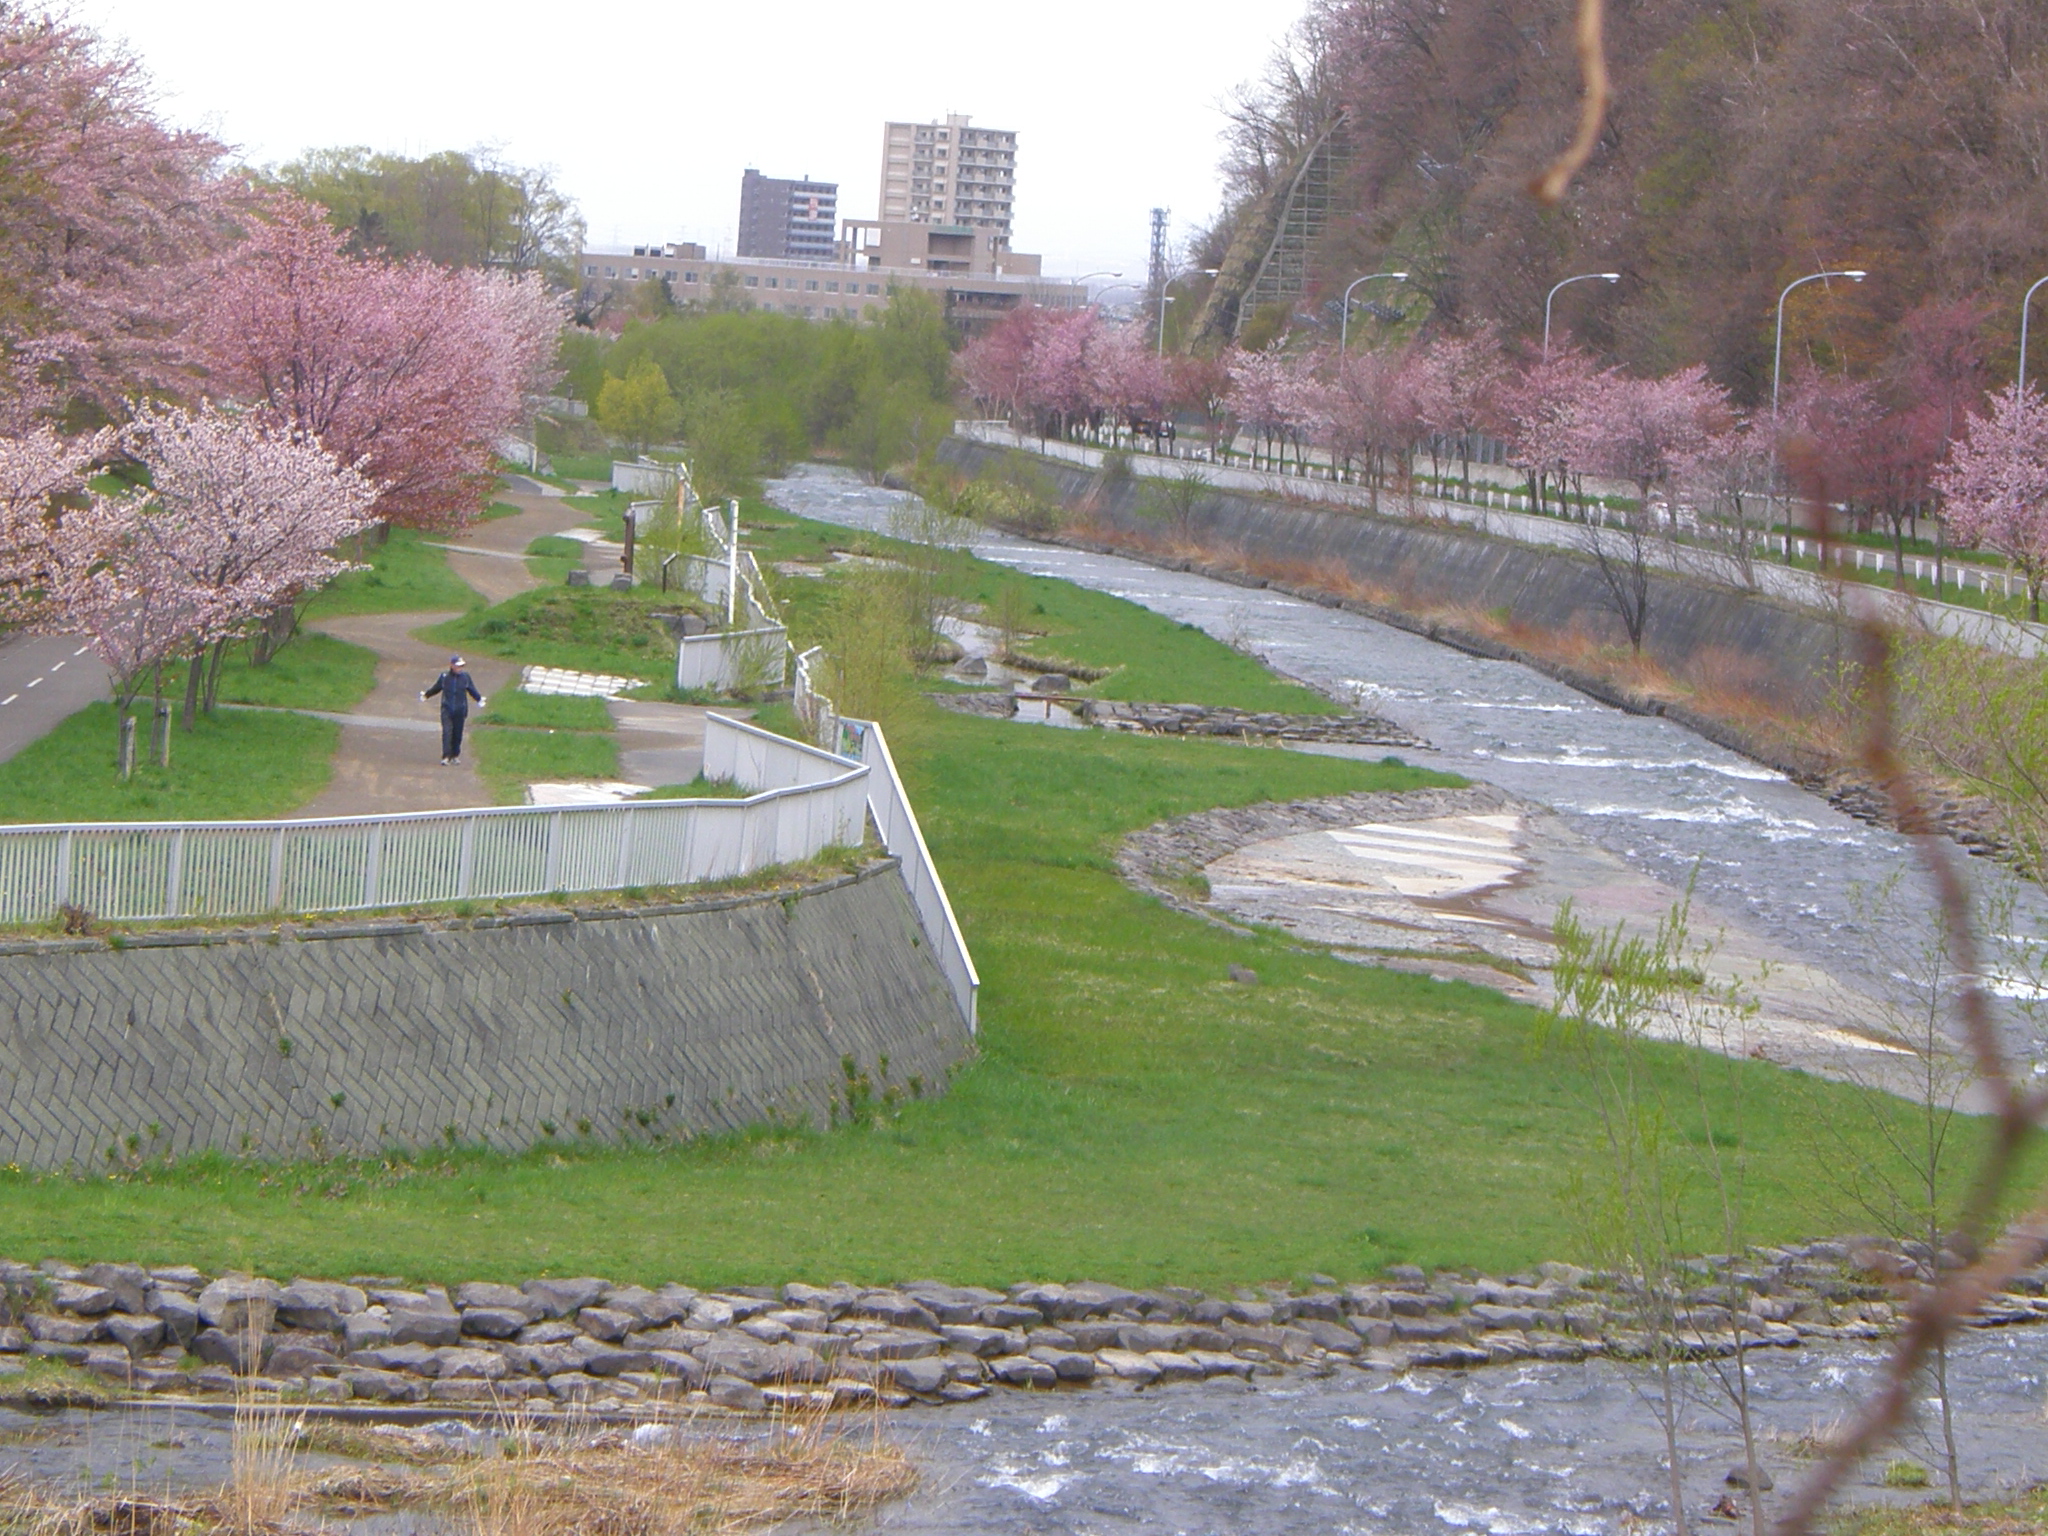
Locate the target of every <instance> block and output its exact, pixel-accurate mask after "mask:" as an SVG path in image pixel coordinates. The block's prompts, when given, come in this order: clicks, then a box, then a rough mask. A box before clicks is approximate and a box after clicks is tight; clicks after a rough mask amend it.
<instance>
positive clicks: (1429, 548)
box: [940, 438, 1852, 707]
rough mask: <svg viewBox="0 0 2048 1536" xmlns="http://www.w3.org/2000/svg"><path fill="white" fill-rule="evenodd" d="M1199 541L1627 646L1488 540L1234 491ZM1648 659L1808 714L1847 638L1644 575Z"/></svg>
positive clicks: (1063, 468) (1420, 602)
mask: <svg viewBox="0 0 2048 1536" xmlns="http://www.w3.org/2000/svg"><path fill="white" fill-rule="evenodd" d="M1004 453H1005V450H1003V449H1000V448H995V447H990V446H988V445H985V444H980V443H972V442H967V441H964V440H962V439H960V438H948V439H947V440H946V441H945V442H944V444H942V445H941V449H940V456H941V458H942V459H944V460H945V461H946V462H947V463H948V464H951V465H952V466H953V467H955V468H957V469H960V470H962V471H963V472H965V473H967V474H970V475H972V474H975V473H977V472H978V471H979V470H980V469H981V468H982V467H983V466H985V465H989V464H992V463H997V462H1000V460H1001V459H1002V457H1003V455H1004ZM1033 463H1034V466H1035V468H1036V469H1037V471H1038V472H1039V473H1040V474H1042V475H1043V476H1044V477H1045V478H1046V479H1047V480H1048V481H1049V482H1050V483H1051V484H1052V485H1053V486H1055V487H1056V488H1057V490H1058V492H1059V494H1060V496H1061V499H1062V500H1063V501H1065V502H1066V504H1067V505H1069V506H1079V505H1082V504H1083V503H1084V502H1085V503H1086V504H1087V505H1088V510H1089V511H1090V513H1091V514H1092V516H1093V517H1094V518H1095V520H1096V521H1097V522H1098V523H1101V524H1103V525H1105V526H1108V527H1111V528H1117V529H1122V530H1127V531H1133V532H1140V531H1141V532H1144V533H1147V534H1150V535H1152V536H1155V537H1156V536H1157V535H1159V534H1160V533H1161V532H1162V531H1163V530H1162V527H1161V525H1160V524H1159V522H1158V521H1157V520H1155V519H1147V518H1146V517H1144V516H1143V515H1142V514H1141V512H1140V507H1141V506H1142V504H1143V503H1142V498H1143V496H1144V494H1145V488H1144V486H1143V484H1142V483H1141V482H1138V481H1135V480H1125V481H1122V482H1120V483H1114V484H1105V483H1103V482H1102V481H1101V479H1100V477H1099V476H1098V475H1097V474H1095V473H1094V472H1092V471H1090V470H1087V469H1084V468H1080V467H1078V466H1075V465H1069V464H1063V463H1058V462H1055V461H1052V460H1048V459H1044V458H1039V457H1036V456H1034V458H1033ZM1193 535H1194V538H1195V539H1196V541H1198V542H1199V543H1202V544H1204V545H1207V546H1209V547H1210V548H1212V549H1215V550H1217V551H1218V552H1219V553H1222V552H1229V551H1241V552H1242V554H1243V556H1244V557H1245V559H1246V560H1247V561H1248V562H1250V563H1253V564H1256V565H1262V566H1267V567H1285V568H1287V569H1288V570H1289V571H1290V572H1291V574H1292V576H1293V578H1294V579H1296V580H1307V579H1312V578H1311V573H1312V572H1313V571H1314V569H1315V568H1316V567H1318V566H1325V567H1327V566H1329V565H1335V566H1337V567H1339V568H1341V569H1342V570H1344V571H1346V572H1348V573H1349V574H1350V575H1351V576H1352V577H1353V578H1354V579H1356V580H1358V581H1361V582H1365V583H1369V584H1370V585H1372V586H1375V587H1379V588H1383V589H1385V590H1386V591H1387V592H1389V593H1392V594H1395V596H1396V600H1397V601H1398V602H1400V603H1402V604H1404V605H1405V604H1407V603H1414V604H1416V605H1417V606H1427V605H1432V604H1445V603H1455V604H1459V605H1461V606H1464V607H1467V608H1471V609H1475V610H1479V611H1488V610H1492V611H1504V612H1505V613H1506V614H1507V615H1508V616H1509V617H1511V618H1512V619H1513V620H1514V621H1516V622H1517V623H1521V624H1526V625H1529V626H1531V627H1533V628H1536V629H1541V630H1548V631H1552V632H1556V633H1569V632H1571V631H1572V630H1575V629H1576V630H1579V631H1581V632H1583V633H1585V634H1587V635H1589V636H1591V637H1593V638H1595V639H1597V640H1601V641H1608V642H1613V643H1618V644H1626V643H1627V636H1626V634H1625V632H1624V631H1623V629H1622V626H1621V621H1620V619H1619V618H1618V617H1617V616H1616V614H1615V612H1614V610H1613V608H1612V607H1611V606H1610V603H1609V600H1608V597H1607V594H1606V589H1605V586H1604V583H1603V582H1602V580H1601V576H1600V573H1599V571H1598V569H1597V568H1596V567H1595V565H1594V564H1593V562H1592V561H1591V560H1590V559H1588V558H1584V557H1581V556H1579V555H1576V554H1573V553H1570V552H1567V551H1561V550H1552V549H1538V548H1534V547H1531V546H1529V545H1525V544H1517V543H1513V542H1511V541H1509V540H1506V539H1498V538H1489V537H1487V536H1486V535H1484V534H1480V533H1474V532H1468V531H1461V530H1454V529H1445V528H1441V527H1437V526H1432V525H1428V524H1419V523H1413V522H1408V521H1405V520H1402V519H1399V518H1393V517H1374V516H1371V515H1370V514H1366V513H1361V512H1355V511H1349V510H1344V509H1339V508H1333V507H1322V506H1311V505H1304V504H1300V503H1295V502H1288V501H1282V500H1276V499H1270V498H1264V497H1256V496H1250V495H1245V494H1243V493H1240V492H1234V491H1215V492H1212V493H1211V494H1210V495H1209V497H1208V501H1207V505H1206V506H1205V507H1204V509H1203V510H1202V511H1201V512H1200V513H1199V514H1198V515H1197V517H1196V519H1195V524H1194V528H1193ZM1651 589H1652V591H1651V598H1650V604H1649V622H1648V624H1647V626H1646V629H1645V633H1644V637H1643V649H1644V651H1645V652H1646V653H1647V654H1648V655H1649V656H1650V657H1651V658H1652V659H1654V660H1656V661H1657V662H1659V663H1661V664H1662V665H1664V666H1665V667H1667V668H1669V669H1670V670H1671V671H1673V672H1674V673H1677V674H1679V675H1682V676H1683V675H1690V674H1691V673H1692V672H1693V670H1694V668H1695V666H1696V665H1697V664H1699V663H1700V662H1701V661H1702V659H1703V658H1704V657H1705V656H1706V655H1707V653H1710V652H1718V653H1720V658H1721V659H1720V661H1719V663H1718V664H1719V665H1720V666H1721V667H1722V668H1723V669H1724V670H1726V671H1728V672H1730V673H1731V674H1733V675H1732V676H1731V677H1730V681H1739V682H1742V683H1744V684H1745V685H1747V686H1748V687H1749V688H1751V689H1753V690H1756V691H1759V692H1763V693H1767V694H1769V695H1771V696H1773V697H1775V698H1777V699H1778V700H1779V701H1781V702H1782V703H1784V704H1785V705H1787V706H1793V707H1813V706H1815V705H1818V704H1819V703H1820V702H1822V700H1823V699H1824V698H1825V697H1826V696H1827V694H1828V691H1829V690H1830V689H1831V688H1832V687H1833V686H1834V684H1835V681H1836V679H1837V677H1838V676H1839V668H1840V666H1841V665H1842V663H1843V661H1844V660H1845V659H1846V657H1847V656H1848V654H1849V650H1850V646H1851V643H1852V642H1851V639H1850V636H1849V635H1848V633H1847V632H1846V631H1845V630H1844V629H1843V628H1842V627H1841V625H1839V624H1838V623H1837V622H1836V621H1835V620H1834V619H1833V618H1832V617H1830V616H1828V615H1826V614H1823V613H1818V612H1814V611H1812V610H1806V609H1800V608H1795V607H1792V606H1791V605H1789V604H1786V603H1781V602H1777V601H1774V600H1772V599H1770V598H1766V597H1759V596H1757V595H1756V594H1754V593H1748V592H1739V591H1736V590H1734V589H1732V588H1729V587H1723V586H1718V585H1715V584H1713V583H1712V582H1709V581H1705V580H1699V579H1681V578H1679V577H1676V576H1669V575H1656V574H1653V575H1652V576H1651Z"/></svg>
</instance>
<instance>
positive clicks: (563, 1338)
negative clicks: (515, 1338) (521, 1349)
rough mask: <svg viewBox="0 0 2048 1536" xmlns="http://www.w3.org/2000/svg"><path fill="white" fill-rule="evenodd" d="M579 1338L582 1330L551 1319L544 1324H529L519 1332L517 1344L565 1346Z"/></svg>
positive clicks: (570, 1324)
mask: <svg viewBox="0 0 2048 1536" xmlns="http://www.w3.org/2000/svg"><path fill="white" fill-rule="evenodd" d="M581 1336H582V1330H581V1329H579V1328H578V1327H577V1326H576V1325H575V1324H574V1323H564V1322H561V1321H558V1320H556V1319H553V1318H551V1319H549V1320H548V1321H547V1322H544V1323H529V1324H528V1325H527V1326H526V1327H524V1328H522V1329H520V1330H519V1342H520V1343H522V1344H566V1343H568V1342H569V1340H571V1339H574V1338H580V1337H581Z"/></svg>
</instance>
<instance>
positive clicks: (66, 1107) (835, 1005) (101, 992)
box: [0, 860, 969, 1168]
mask: <svg viewBox="0 0 2048 1536" xmlns="http://www.w3.org/2000/svg"><path fill="white" fill-rule="evenodd" d="M968 1049H969V1045H968V1035H967V1027H966V1024H965V1022H964V1021H963V1020H962V1018H961V1015H960V1010H959V1008H958V1007H957V1006H956V1004H955V1003H954V1000H953V995H952V993H951V991H950V990H949V989H948V987H947V984H946V979H945V977H944V976H943V975H942V974H941V972H940V969H939V967H938V965H937V963H936V962H935V960H934V957H933V954H932V949H931V946H930V945H929V944H928V943H927V942H926V941H925V940H924V937H923V935H922V933H921V932H920V930H919V928H918V924H917V917H916V914H915V913H914V912H913V910H912V908H911V905H910V901H909V897H908V895H907V893H906V891H905V888H904V884H903V880H902V877H901V874H900V873H899V871H898V869H897V866H896V863H895V861H894V860H889V861H884V862H880V863H877V864H876V865H873V866H871V867H870V868H869V869H867V870H865V871H863V872H862V873H861V874H859V875H856V876H849V877H846V878H844V879H842V880H837V881H830V882H825V883H822V884H820V885H816V886H812V887H809V888H807V889H805V890H803V891H801V892H798V893H794V894H791V893H769V894H762V895H751V896H736V897H726V898H714V899H708V900H704V901H698V902H691V903H684V904H681V905H677V906H671V907H660V908H654V907H645V908H639V909H622V910H619V911H615V912H583V913H573V912H537V913H532V914H522V915H519V916H515V917H511V918H479V919H475V920H473V921H469V922H450V923H445V924H427V923H418V922H403V921H391V922H365V923H351V924H333V925H325V926H310V927H305V928H299V929H287V930H279V931H278V932H276V933H267V932H266V933H260V934H255V933H237V934H222V933H213V934H191V935H149V936H146V937H142V938H137V937H133V936H131V937H130V938H129V939H128V940H127V941H126V942H125V944H124V945H123V947H121V948H118V949H116V948H112V947H110V946H109V945H108V944H107V943H106V942H105V941H100V940H83V941H69V942H64V941H48V942H40V943H23V944H15V945H7V946H0V1164H6V1163H15V1164H18V1165H20V1166H22V1167H34V1168H54V1167H60V1166H64V1165H67V1164H69V1165H75V1166H80V1167H84V1166H104V1165H105V1163H106V1162H107V1160H108V1157H109V1154H110V1152H111V1153H112V1154H113V1155H114V1156H115V1157H116V1158H122V1157H129V1156H156V1155H162V1154H166V1153H169V1154H178V1155H182V1154H185V1153H190V1152H196V1151H199V1150H202V1149H206V1148H213V1149H218V1150H221V1151H227V1152H236V1153H242V1152H247V1153H252V1154H257V1155H261V1156H265V1157H295V1156H304V1155H308V1154H313V1153H318V1152H347V1153H376V1152H380V1151H383V1150H386V1149H388V1148H393V1147H408V1146H421V1145H425V1144H427V1143H430V1142H433V1141H436V1140H441V1139H444V1138H447V1137H453V1138H454V1139H455V1140H457V1141H461V1142H469V1143H476V1142H482V1143H488V1144H489V1145H491V1146H494V1147H498V1148H501V1149H506V1150H514V1149H518V1148H524V1147H528V1146H532V1145H534V1144H536V1143H542V1142H546V1141H549V1140H551V1139H553V1140H559V1141H565V1142H575V1141H577V1140H579V1139H582V1138H585V1137H588V1138H591V1139H596V1140H601V1141H647V1140H651V1139H654V1138H656V1137H663V1138H674V1137H680V1136H688V1135H695V1134H701V1133H705V1132H717V1131H727V1130H734V1129H738V1128H740V1127H742V1126H745V1125H749V1124H753V1123H757V1122H760V1121H762V1120H765V1119H769V1118H773V1117H782V1118H787V1119H810V1120H813V1121H821V1120H823V1119H824V1118H825V1116H826V1115H827V1113H828V1111H829V1109H830V1107H831V1106H832V1104H833V1103H834V1101H835V1099H838V1098H841V1097H843V1095H844V1093H845V1090H846V1086H847V1083H846V1068H845V1065H844V1064H845V1062H846V1061H847V1060H848V1059H849V1058H850V1059H851V1060H852V1062H853V1064H854V1067H855V1070H857V1071H859V1072H861V1073H864V1074H866V1075H867V1077H868V1078H869V1079H870V1081H871V1082H872V1085H873V1091H874V1092H875V1093H876V1094H877V1095H879V1094H880V1093H881V1092H882V1091H883V1089H884V1087H885V1085H886V1086H896V1087H899V1088H902V1089H904V1090H905V1091H910V1089H911V1087H912V1084H913V1080H915V1087H916V1089H917V1091H920V1092H926V1093H931V1092H938V1091H941V1090H942V1089H943V1087H944V1085H945V1082H946V1078H947V1073H948V1071H949V1069H950V1068H951V1067H952V1066H953V1065H954V1064H955V1063H957V1062H958V1061H960V1060H961V1059H962V1058H963V1057H964V1056H965V1055H966V1054H967V1052H968ZM884 1058H886V1059H887V1069H886V1073H885V1072H884V1070H883V1067H882V1062H883V1059H884ZM550 1126H552V1128H553V1129H552V1131H550V1129H549V1127H550ZM586 1127H587V1129H586Z"/></svg>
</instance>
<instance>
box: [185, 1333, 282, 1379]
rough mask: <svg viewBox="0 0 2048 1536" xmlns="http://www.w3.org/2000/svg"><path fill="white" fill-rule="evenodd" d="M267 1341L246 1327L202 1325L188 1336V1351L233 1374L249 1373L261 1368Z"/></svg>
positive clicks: (265, 1336) (263, 1335) (264, 1337)
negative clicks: (207, 1326)
mask: <svg viewBox="0 0 2048 1536" xmlns="http://www.w3.org/2000/svg"><path fill="white" fill-rule="evenodd" d="M267 1343H268V1335H266V1334H262V1333H255V1332H251V1331H249V1330H246V1329H240V1330H237V1331H235V1332H232V1333H230V1332H229V1331H228V1330H227V1329H225V1328H202V1329H200V1330H199V1332H198V1333H196V1334H194V1335H193V1336H192V1353H193V1354H195V1355H197V1356H198V1357H199V1358H200V1359H201V1360H204V1361H205V1362H206V1363H207V1364H208V1365H217V1366H219V1367H221V1368H222V1369H223V1370H228V1371H233V1372H234V1373H235V1374H236V1375H237V1376H253V1375H255V1374H256V1373H257V1372H258V1371H259V1370H260V1369H262V1366H263V1356H264V1352H265V1345H266V1344H267Z"/></svg>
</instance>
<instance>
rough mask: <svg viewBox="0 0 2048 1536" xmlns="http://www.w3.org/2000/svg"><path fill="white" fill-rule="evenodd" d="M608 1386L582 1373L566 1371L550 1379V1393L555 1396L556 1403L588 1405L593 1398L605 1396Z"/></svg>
mask: <svg viewBox="0 0 2048 1536" xmlns="http://www.w3.org/2000/svg"><path fill="white" fill-rule="evenodd" d="M607 1385H608V1384H607V1383H605V1382H602V1381H599V1380H598V1379H597V1378H596V1377H595V1376H586V1375H584V1374H583V1372H581V1371H564V1372H562V1373H561V1374H559V1375H556V1376H550V1377H549V1378H548V1391H549V1392H551V1393H553V1394H554V1397H555V1399H556V1401H558V1402H564V1403H587V1402H589V1401H590V1400H591V1399H592V1398H595V1397H601V1396H603V1395H604V1391H605V1388H606V1386H607Z"/></svg>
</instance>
